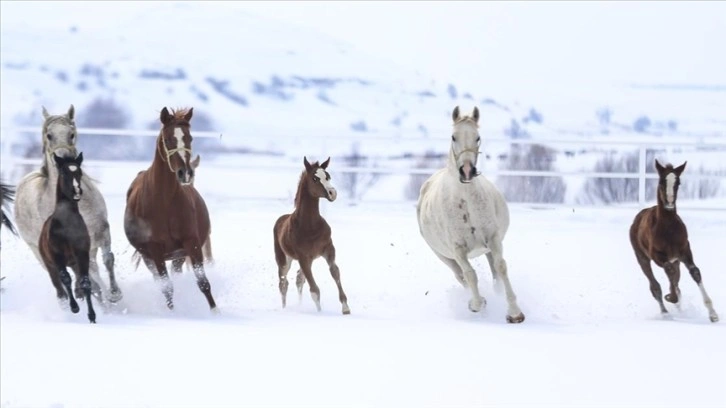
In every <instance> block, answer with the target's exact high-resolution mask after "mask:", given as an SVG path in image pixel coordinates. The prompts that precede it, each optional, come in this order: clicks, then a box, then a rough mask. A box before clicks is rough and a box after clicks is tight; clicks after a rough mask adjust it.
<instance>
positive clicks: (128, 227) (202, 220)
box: [124, 107, 217, 312]
mask: <svg viewBox="0 0 726 408" xmlns="http://www.w3.org/2000/svg"><path fill="white" fill-rule="evenodd" d="M192 114H193V108H190V109H180V110H176V111H174V110H172V112H171V113H170V112H169V111H168V110H167V109H166V107H164V109H162V110H161V114H160V116H159V119H160V120H161V130H160V131H159V136H158V137H157V139H156V149H155V152H154V160H153V161H152V162H151V166H150V167H149V168H148V169H147V170H144V171H141V172H139V173H138V175H137V176H136V178H135V179H134V181H133V182H132V183H131V186H130V187H129V190H128V192H127V193H126V213H125V215H124V232H125V233H126V238H128V240H129V243H131V245H132V246H133V247H134V248H135V249H136V251H137V253H138V254H139V255H140V256H141V258H142V259H143V260H144V263H145V264H146V266H147V268H149V270H150V271H151V273H152V274H153V275H154V279H155V280H156V281H157V282H159V283H160V286H161V291H162V293H163V294H164V296H165V298H166V305H167V306H168V307H169V309H173V308H174V302H173V300H172V298H173V295H174V287H173V285H172V282H171V280H170V279H169V274H168V273H167V269H166V261H169V260H171V261H174V260H176V259H182V260H183V259H185V258H186V257H189V258H190V259H191V263H192V270H193V271H194V275H195V276H196V279H197V285H198V286H199V289H200V290H201V291H202V293H203V294H204V296H205V297H206V298H207V302H208V303H209V308H210V309H211V310H212V311H214V312H216V311H217V305H216V303H215V301H214V298H213V297H212V290H211V287H210V284H209V279H207V276H206V274H205V272H204V263H203V261H204V253H203V251H202V248H203V247H204V246H205V244H206V242H207V241H208V239H209V232H210V228H211V226H210V220H209V212H208V210H207V205H206V203H205V202H204V199H202V196H201V195H200V194H199V192H198V191H197V190H196V189H195V188H194V185H193V184H192V182H193V180H194V167H193V165H192V162H193V161H192V135H191V123H190V120H191V119H192ZM182 263H183V261H182ZM179 266H181V264H179Z"/></svg>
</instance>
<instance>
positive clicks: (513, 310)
mask: <svg viewBox="0 0 726 408" xmlns="http://www.w3.org/2000/svg"><path fill="white" fill-rule="evenodd" d="M489 248H490V249H491V255H492V259H493V262H494V269H496V275H497V277H498V278H499V279H501V280H502V283H503V284H504V293H505V294H506V295H507V305H508V310H507V323H522V322H523V321H524V313H522V309H520V308H519V305H518V304H517V295H515V294H514V290H513V289H512V284H511V283H510V282H509V272H508V270H507V262H506V261H505V260H504V255H503V253H504V250H503V248H502V241H501V239H499V238H498V237H494V238H493V239H491V240H490V242H489Z"/></svg>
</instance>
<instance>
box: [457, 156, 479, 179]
mask: <svg viewBox="0 0 726 408" xmlns="http://www.w3.org/2000/svg"><path fill="white" fill-rule="evenodd" d="M479 174H481V173H479V172H478V171H477V170H476V166H474V165H473V164H471V162H468V161H467V162H465V163H464V165H463V166H461V167H459V181H460V182H462V183H471V180H472V179H473V178H474V177H476V176H478V175H479Z"/></svg>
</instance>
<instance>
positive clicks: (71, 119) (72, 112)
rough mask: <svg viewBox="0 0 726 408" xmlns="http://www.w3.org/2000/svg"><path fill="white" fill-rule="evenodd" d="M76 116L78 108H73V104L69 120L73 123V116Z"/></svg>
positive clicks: (69, 109)
mask: <svg viewBox="0 0 726 408" xmlns="http://www.w3.org/2000/svg"><path fill="white" fill-rule="evenodd" d="M75 114H76V108H74V107H73V104H71V107H70V108H68V119H70V121H71V122H73V116H74V115H75Z"/></svg>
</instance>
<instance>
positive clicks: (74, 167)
mask: <svg viewBox="0 0 726 408" xmlns="http://www.w3.org/2000/svg"><path fill="white" fill-rule="evenodd" d="M68 170H70V171H76V170H78V166H76V165H75V164H70V165H68Z"/></svg>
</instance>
